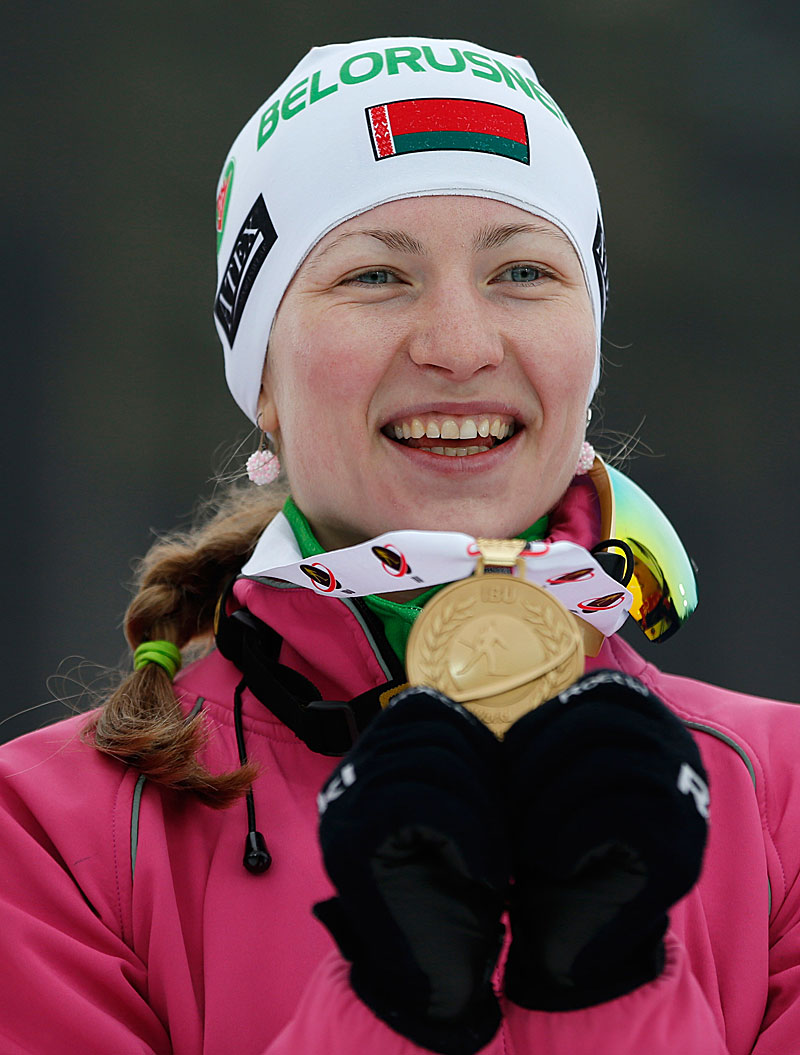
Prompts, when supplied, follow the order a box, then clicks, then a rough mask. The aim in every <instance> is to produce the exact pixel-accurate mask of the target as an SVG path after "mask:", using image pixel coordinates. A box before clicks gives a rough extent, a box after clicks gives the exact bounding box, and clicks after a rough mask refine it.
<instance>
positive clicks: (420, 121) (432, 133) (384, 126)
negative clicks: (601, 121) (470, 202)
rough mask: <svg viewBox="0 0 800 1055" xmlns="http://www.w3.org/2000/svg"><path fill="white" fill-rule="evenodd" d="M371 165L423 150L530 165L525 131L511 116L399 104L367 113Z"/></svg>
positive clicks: (486, 107)
mask: <svg viewBox="0 0 800 1055" xmlns="http://www.w3.org/2000/svg"><path fill="white" fill-rule="evenodd" d="M367 124H368V125H369V131H370V135H371V137H372V149H373V151H374V152H375V160H376V161H382V160H383V159H384V158H392V157H396V156H397V155H398V154H417V153H419V152H420V151H424V150H479V151H481V152H482V153H484V154H500V155H501V156H502V157H506V158H511V159H512V160H513V161H521V162H522V163H523V165H530V163H531V162H530V151H529V149H528V128H527V125H526V124H525V117H524V115H523V114H520V113H518V112H517V111H516V110H509V108H508V107H507V106H498V105H497V104H496V103H486V102H482V101H480V100H478V99H402V100H400V101H398V102H394V103H381V104H380V105H379V106H368V107H367Z"/></svg>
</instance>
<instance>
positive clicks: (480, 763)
mask: <svg viewBox="0 0 800 1055" xmlns="http://www.w3.org/2000/svg"><path fill="white" fill-rule="evenodd" d="M216 205H217V209H216V236H217V254H218V275H217V289H216V296H215V301H214V318H215V323H216V326H217V330H218V333H219V336H220V339H221V342H222V345H223V351H224V355H225V366H226V377H227V380H228V384H229V387H230V389H231V392H232V394H233V396H234V398H235V400H236V401H237V403H238V404H239V406H240V407H241V408H242V410H243V411H244V412H245V414H246V415H247V416H248V417H249V418H250V419H251V421H253V422H254V423H255V424H256V425H257V427H258V430H259V432H260V433H261V439H260V443H259V447H258V450H257V451H255V452H254V453H253V454H252V455H251V456H250V458H249V459H248V463H247V465H248V475H249V477H250V480H251V481H252V483H253V484H258V485H263V486H262V488H261V489H259V488H258V487H253V486H251V485H247V484H245V485H244V486H241V485H237V486H235V487H234V488H233V489H232V490H231V491H230V493H229V494H228V495H227V496H226V497H225V499H224V500H223V501H222V502H221V503H219V506H218V508H217V510H216V512H215V513H214V515H213V516H211V517H210V518H209V519H208V520H207V521H206V522H205V523H202V524H201V525H200V526H199V527H198V528H197V529H196V530H194V531H191V532H189V533H187V534H184V535H176V536H172V537H168V538H166V539H163V540H161V541H160V542H159V543H158V544H157V545H156V546H155V547H153V549H152V550H151V552H150V553H149V554H148V555H147V556H146V557H145V559H144V561H143V562H142V565H141V574H140V584H139V592H138V593H137V595H136V597H135V598H134V600H133V602H132V603H131V606H130V608H129V610H128V613H127V616H126V633H127V637H128V640H129V642H130V644H131V647H132V649H133V670H132V671H131V672H130V673H128V674H127V675H126V676H125V677H124V678H123V679H122V680H121V683H120V685H119V687H118V689H117V691H116V692H114V693H113V695H112V696H111V697H110V699H109V700H108V701H107V702H106V703H105V705H104V706H103V707H102V708H100V709H98V710H97V711H95V712H93V713H92V714H91V715H89V716H88V717H87V716H81V717H79V718H75V719H72V720H70V721H67V722H63V723H61V724H59V725H57V726H55V727H50V728H48V729H45V730H42V731H40V732H38V733H34V734H31V735H30V736H27V737H24V738H22V739H20V740H18V741H16V742H13V743H11V744H9V745H6V746H5V747H4V748H3V749H2V751H0V768H1V769H2V773H3V780H2V782H0V831H1V832H2V839H3V846H4V851H5V852H4V853H3V854H2V855H0V897H2V898H3V899H4V901H5V905H6V914H5V916H4V920H3V926H2V927H0V943H5V945H2V944H0V986H2V991H3V993H4V995H5V996H6V1004H5V1006H6V1010H5V1011H4V1015H3V1024H2V1035H3V1041H4V1048H3V1050H4V1051H5V1050H8V1051H13V1052H42V1051H86V1052H98V1053H100V1052H103V1053H105V1052H112V1051H113V1052H116V1051H119V1052H128V1051H137V1052H148V1053H151V1055H153V1053H156V1052H158V1053H162V1052H175V1053H179V1052H182V1053H187V1055H188V1053H195V1052H201V1051H202V1052H204V1053H206V1055H222V1053H228V1052H231V1051H237V1052H239V1051H242V1052H252V1053H262V1055H308V1053H312V1052H323V1051H324V1052H325V1053H326V1055H352V1053H353V1052H359V1053H360V1052H370V1053H372V1052H380V1053H381V1055H411V1053H413V1052H419V1051H435V1052H441V1053H443V1055H475V1053H477V1052H478V1051H479V1050H480V1051H483V1052H484V1053H486V1055H501V1053H502V1055H528V1053H532V1052H548V1053H550V1055H575V1053H578V1052H586V1051H592V1052H593V1053H594V1055H604V1053H607V1055H612V1053H613V1055H641V1053H642V1052H645V1051H646V1052H647V1053H648V1055H673V1053H674V1052H676V1051H680V1052H681V1053H683V1055H785V1053H786V1052H790V1051H795V1050H796V1048H797V1037H798V1035H800V999H798V996H800V992H799V990H800V966H799V965H800V879H799V878H798V877H799V876H800V842H799V841H798V840H797V838H796V833H797V830H798V827H799V826H800V785H799V784H798V782H797V780H796V779H794V770H795V765H796V763H795V758H796V754H797V750H796V745H797V742H798V738H800V712H798V711H797V710H795V709H794V708H792V707H790V706H787V705H785V704H778V703H773V702H769V701H764V700H755V699H749V698H746V697H742V696H738V695H736V694H734V693H731V692H728V691H724V690H721V689H715V688H712V687H710V686H706V685H701V684H699V683H697V682H692V681H688V680H686V679H681V678H676V677H673V676H670V675H665V674H662V673H661V672H659V671H658V670H656V669H655V668H654V667H653V666H651V665H650V664H647V663H645V662H644V661H643V660H642V659H641V658H640V657H639V656H638V655H637V653H636V652H635V651H634V650H633V649H632V648H631V647H630V646H629V645H627V644H626V643H625V642H624V641H622V640H620V638H619V637H618V634H617V632H618V630H619V629H620V627H621V626H622V625H623V623H624V622H625V619H626V617H627V614H628V613H629V612H630V614H631V615H632V616H633V619H634V620H635V621H636V622H637V623H638V624H639V626H640V627H641V629H642V630H643V631H644V633H645V635H646V636H647V637H648V638H649V639H650V640H658V639H661V638H664V637H666V636H668V635H669V634H671V633H674V632H675V631H676V630H677V629H679V628H680V627H681V626H682V625H683V624H684V623H685V622H686V620H687V619H688V618H689V616H690V615H691V613H692V611H693V610H694V606H695V604H696V587H695V581H694V573H693V570H692V566H691V563H690V561H689V559H688V557H687V555H686V553H685V550H684V549H683V546H682V544H681V542H680V539H679V538H678V537H677V535H676V534H675V532H674V530H673V529H672V528H671V526H670V524H669V522H668V520H667V519H666V517H665V516H664V514H663V513H661V511H660V510H658V509H657V508H656V507H655V505H654V503H653V502H652V501H651V500H650V499H649V498H648V497H647V495H646V494H644V492H642V491H641V490H640V489H639V488H637V487H636V485H635V484H633V482H632V481H630V480H627V478H626V477H625V476H623V474H622V473H620V472H619V471H618V470H616V469H612V468H611V467H610V466H606V465H605V464H604V462H603V460H602V458H599V457H596V456H595V453H594V451H593V449H592V448H591V446H590V444H589V443H588V442H587V440H586V439H585V430H586V426H587V415H588V412H589V409H590V404H591V401H592V398H593V395H594V392H595V390H596V387H597V383H598V379H599V376H600V365H601V360H600V332H601V326H602V321H603V313H604V308H605V302H606V259H605V240H604V234H603V224H602V219H601V213H600V205H599V201H598V197H597V191H596V187H595V182H594V177H593V175H592V172H591V169H590V167H589V164H588V162H587V160H586V158H585V156H584V153H583V150H582V148H581V146H580V143H579V142H578V140H577V138H576V136H575V134H574V132H573V130H572V129H571V127H570V125H569V124H568V122H567V121H566V118H565V117H564V115H563V114H562V112H561V111H560V109H559V108H558V106H557V105H556V104H555V103H554V102H553V100H552V98H551V97H550V96H549V95H548V94H547V92H546V91H545V90H544V88H542V86H541V85H540V84H539V83H538V80H537V78H536V75H535V73H534V71H533V70H532V69H531V67H530V66H529V65H528V63H527V62H526V61H525V60H524V59H521V58H518V57H516V58H512V57H510V56H507V55H501V54H499V53H495V52H489V51H486V50H485V49H484V50H478V49H477V48H476V46H475V45H473V44H470V43H469V42H466V41H430V40H425V39H422V38H420V39H417V38H413V39H410V40H402V41H395V40H391V39H386V40H372V41H358V42H356V43H354V44H350V45H330V46H328V47H324V48H318V49H314V50H313V51H312V52H311V53H310V54H309V55H308V56H306V58H305V59H303V60H302V61H301V63H300V64H299V65H298V67H297V68H296V69H295V70H294V71H293V72H292V74H291V75H290V76H289V78H287V80H286V82H285V83H284V84H283V85H281V86H280V87H279V88H278V90H277V91H276V92H275V93H273V95H272V96H270V97H269V98H268V99H267V100H266V102H265V103H264V105H263V106H261V107H260V108H259V109H258V111H257V112H256V113H255V114H254V115H253V117H252V118H251V119H250V121H248V122H247V124H246V125H245V127H244V129H243V130H242V131H241V133H240V134H239V136H238V137H237V139H236V140H235V142H234V144H233V146H232V148H231V151H230V152H229V154H228V156H227V157H226V159H225V162H224V164H223V168H222V176H221V178H220V180H219V183H218V185H217V195H216ZM278 453H279V454H280V460H281V462H282V471H283V478H282V479H278V477H279V474H280V472H281V470H280V469H279V462H278ZM187 651H191V652H192V654H193V655H194V657H195V658H194V661H193V662H188V660H189V658H190V657H189V655H188V654H187ZM198 656H199V657H200V658H197V657H198ZM184 659H186V660H187V665H186V667H185V668H184V669H183V670H181V669H180V668H181V665H182V663H183V661H184ZM409 682H413V684H409ZM709 785H710V787H711V791H709ZM712 795H713V798H712V797H711V796H712ZM208 807H213V809H209V808H208ZM228 807H229V808H228ZM709 819H710V820H711V825H710V828H709V825H708V822H709ZM259 823H260V826H261V827H260V828H259ZM242 841H244V855H242ZM315 917H316V918H315ZM320 923H321V924H323V925H324V926H321V925H320ZM31 994H36V995H35V998H34V997H33V996H32V995H31ZM34 999H35V1003H34Z"/></svg>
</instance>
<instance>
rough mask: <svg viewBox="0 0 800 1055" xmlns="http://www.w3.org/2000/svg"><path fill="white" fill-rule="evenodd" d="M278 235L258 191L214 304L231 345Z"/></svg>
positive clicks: (216, 313)
mask: <svg viewBox="0 0 800 1055" xmlns="http://www.w3.org/2000/svg"><path fill="white" fill-rule="evenodd" d="M277 237H278V235H277V232H276V231H275V227H274V226H273V223H272V220H271V219H270V215H269V212H268V211H267V206H266V203H265V201H264V197H263V195H261V194H259V196H258V197H257V198H256V200H255V204H254V205H253V208H252V209H251V210H250V212H249V214H248V216H247V219H246V220H245V221H244V223H243V224H242V227H241V230H240V231H239V233H238V235H237V236H236V242H235V244H234V246H233V250H232V251H231V255H230V256H229V257H228V263H227V265H226V267H225V273H224V274H223V276H222V282H221V283H220V287H219V293H218V294H217V299H216V301H215V303H214V314H215V315H216V316H217V318H218V319H219V321H220V325H221V326H222V329H223V330H224V331H225V336H226V337H227V338H228V343H229V344H230V345H231V347H233V342H234V341H235V340H236V331H237V330H238V329H239V323H240V322H241V319H242V312H243V311H244V306H245V304H246V303H247V298H248V297H249V296H250V290H251V289H252V288H253V283H254V282H255V280H256V277H257V275H258V273H259V271H260V270H261V265H262V264H263V263H264V261H265V260H266V258H267V253H269V251H270V249H271V248H272V247H273V245H274V244H275V240H276V239H277Z"/></svg>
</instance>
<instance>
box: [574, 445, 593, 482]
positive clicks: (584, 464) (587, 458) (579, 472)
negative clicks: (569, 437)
mask: <svg viewBox="0 0 800 1055" xmlns="http://www.w3.org/2000/svg"><path fill="white" fill-rule="evenodd" d="M593 465H594V447H593V446H592V445H591V443H589V441H588V440H584V441H583V443H582V444H581V453H580V454H579V455H578V467H577V468H576V470H575V475H576V476H585V475H586V474H587V473H588V472H589V470H590V469H591V467H592V466H593Z"/></svg>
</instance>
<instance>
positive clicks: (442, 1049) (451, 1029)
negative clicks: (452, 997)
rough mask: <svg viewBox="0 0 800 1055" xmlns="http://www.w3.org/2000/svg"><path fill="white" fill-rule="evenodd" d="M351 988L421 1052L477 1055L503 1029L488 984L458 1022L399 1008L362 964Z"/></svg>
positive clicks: (352, 973)
mask: <svg viewBox="0 0 800 1055" xmlns="http://www.w3.org/2000/svg"><path fill="white" fill-rule="evenodd" d="M350 984H351V985H352V987H353V991H354V992H355V993H356V994H357V996H358V997H359V999H360V1000H361V1001H362V1002H363V1003H364V1004H366V1006H367V1007H368V1008H369V1009H370V1011H372V1013H373V1014H374V1015H375V1016H376V1017H377V1018H379V1019H380V1020H381V1021H382V1022H385V1023H386V1025H387V1026H388V1027H389V1028H390V1029H392V1030H394V1032H395V1033H399V1034H400V1035H401V1036H403V1037H405V1038H406V1039H407V1040H410V1041H411V1042H412V1043H413V1044H416V1045H417V1046H418V1047H420V1048H425V1049H426V1050H428V1051H435V1052H439V1053H440V1055H476V1052H478V1051H480V1050H481V1049H482V1048H484V1047H486V1045H487V1044H488V1043H489V1041H490V1040H491V1039H492V1037H494V1035H495V1033H497V1030H498V1029H499V1028H500V1022H501V1020H502V1013H501V1011H500V1003H499V1001H498V999H497V997H496V996H495V993H494V990H493V989H492V987H491V984H490V983H489V982H487V983H486V984H485V985H484V986H483V987H482V989H481V990H479V991H478V992H477V993H475V995H474V997H473V999H472V1000H471V1001H470V1004H469V1007H468V1008H467V1010H466V1011H465V1012H464V1014H462V1015H459V1016H458V1018H452V1019H447V1020H441V1021H436V1020H434V1019H432V1018H428V1017H420V1016H419V1015H415V1014H413V1013H412V1012H410V1011H406V1010H404V1009H402V1008H398V1007H396V1006H395V1002H394V1001H393V1000H392V999H391V997H388V998H387V996H386V994H384V993H382V992H381V991H380V990H379V989H378V988H376V986H375V984H374V973H373V972H372V971H371V970H370V969H369V966H368V965H362V964H360V963H359V962H356V963H354V964H353V966H352V967H351V968H350Z"/></svg>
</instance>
